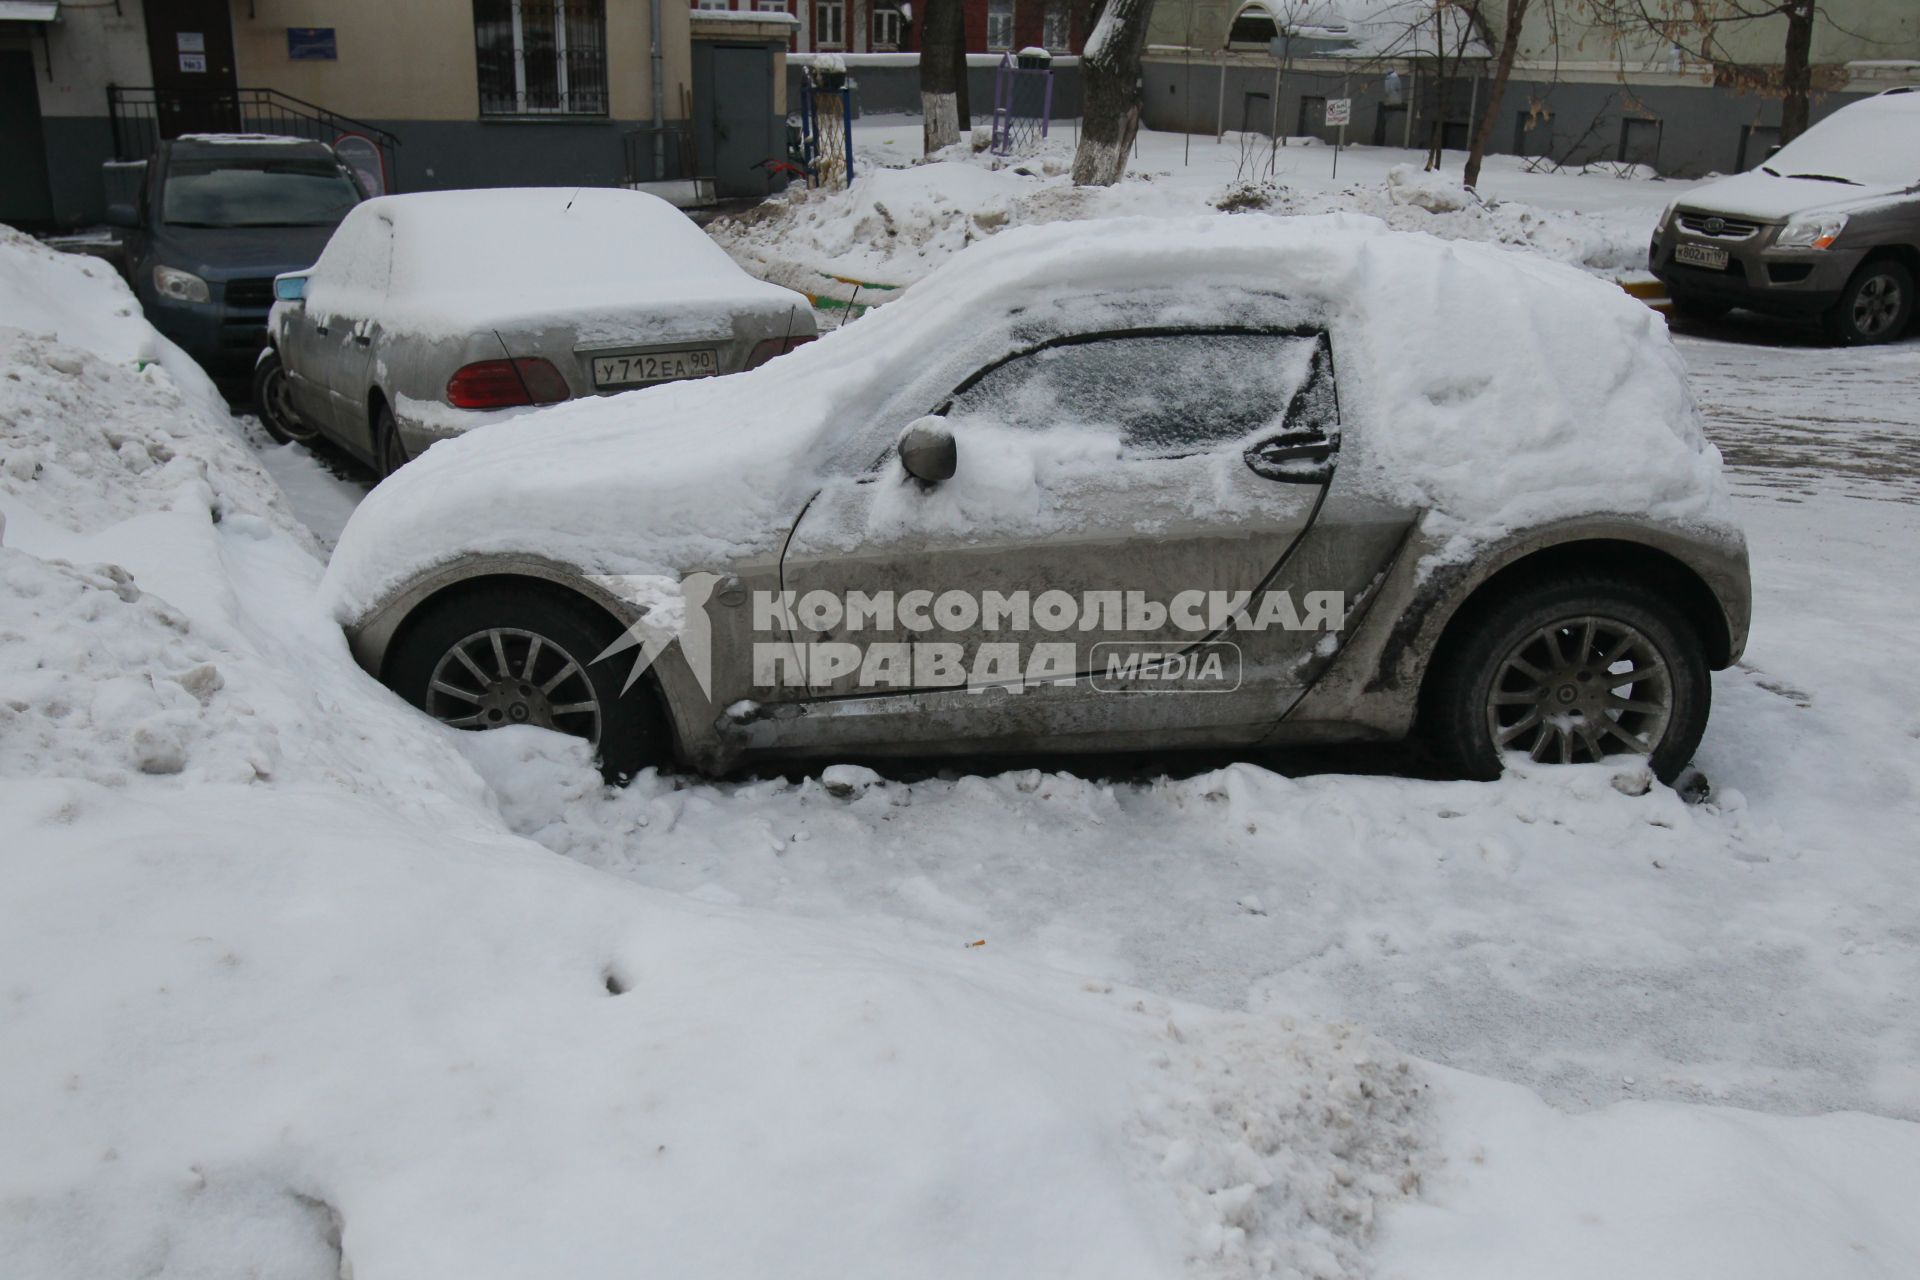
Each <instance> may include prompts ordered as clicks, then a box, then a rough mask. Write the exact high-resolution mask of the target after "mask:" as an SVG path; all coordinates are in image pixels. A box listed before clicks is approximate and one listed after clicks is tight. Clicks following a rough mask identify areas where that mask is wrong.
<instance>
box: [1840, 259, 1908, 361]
mask: <svg viewBox="0 0 1920 1280" xmlns="http://www.w3.org/2000/svg"><path fill="white" fill-rule="evenodd" d="M1912 318H1913V273H1912V272H1911V271H1909V270H1907V268H1906V267H1905V266H1903V265H1902V264H1900V263H1898V262H1895V261H1894V260H1893V259H1892V258H1875V259H1873V260H1872V261H1870V262H1868V263H1867V264H1866V265H1864V266H1862V267H1861V268H1860V269H1859V270H1858V271H1856V272H1854V273H1853V279H1851V280H1849V281H1847V287H1846V288H1845V289H1843V290H1841V292H1840V300H1839V301H1838V302H1836V303H1834V305H1833V307H1832V308H1831V309H1830V310H1829V311H1828V312H1827V314H1826V316H1825V317H1824V320H1825V324H1826V330H1827V336H1828V337H1830V338H1832V339H1833V340H1834V341H1835V342H1840V343H1845V344H1846V345H1848V346H1865V345H1868V344H1870V343H1876V342H1891V341H1893V340H1894V339H1895V338H1897V337H1899V336H1900V334H1901V332H1902V331H1903V330H1905V329H1906V327H1907V321H1908V320H1910V319H1912Z"/></svg>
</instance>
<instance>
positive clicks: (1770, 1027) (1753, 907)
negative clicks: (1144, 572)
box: [267, 317, 1920, 1117]
mask: <svg viewBox="0 0 1920 1280" xmlns="http://www.w3.org/2000/svg"><path fill="white" fill-rule="evenodd" d="M1680 346H1681V350H1682V351H1683V353H1684V354H1685V356H1686V359H1687V361H1688V365H1689V367H1690V370H1691V372H1692V375H1693V380H1694V386H1695V390H1696V394H1697V395H1698V396H1699V398H1700V400H1701V402H1702V405H1703V407H1704V408H1705V410H1706V413H1707V417H1708V427H1709V432H1710V434H1711V435H1712V437H1713V439H1714V441H1715V443H1716V444H1718V445H1719V447H1720V448H1721V449H1722V451H1723V452H1724V453H1725V455H1726V457H1727V459H1728V461H1729V463H1730V464H1731V471H1732V475H1733V480H1734V485H1735V490H1736V493H1737V494H1738V496H1739V502H1740V508H1741V516H1742V518H1743V519H1744V520H1745V522H1746V525H1747V530H1748V535H1749V537H1750V539H1751V541H1752V550H1753V559H1754V583H1755V588H1756V593H1757V607H1756V615H1757V616H1756V623H1755V632H1754V640H1753V643H1752V644H1751V645H1750V647H1749V651H1748V657H1747V659H1746V661H1745V662H1744V663H1743V664H1742V665H1741V667H1740V668H1738V669H1736V670H1734V671H1732V672H1729V673H1726V674H1725V675H1723V676H1721V677H1719V678H1718V679H1717V681H1716V702H1717V705H1716V709H1715V713H1714V719H1713V722H1712V725H1711V727H1710V728H1709V730H1708V735H1707V739H1706V743H1705V745H1704V746H1703V748H1702V751H1701V755H1700V764H1701V765H1702V767H1703V769H1704V770H1705V772H1706V774H1707V776H1708V779H1709V781H1710V783H1711V785H1712V788H1713V795H1712V798H1711V799H1710V800H1709V801H1708V802H1707V803H1705V804H1702V805H1698V806H1691V807H1690V806H1688V805H1686V804H1683V803H1682V802H1681V801H1680V799H1679V797H1677V796H1676V795H1674V794H1673V793H1672V792H1669V791H1666V790H1664V789H1656V790H1655V791H1654V792H1653V793H1652V794H1649V795H1645V796H1632V795H1623V794H1621V793H1620V792H1619V791H1617V790H1616V789H1615V788H1614V786H1613V785H1612V782H1611V780H1610V778H1609V777H1608V776H1606V775H1602V774H1592V773H1589V774H1586V775H1584V776H1578V777H1566V776H1561V775H1558V774H1552V773H1549V774H1543V775H1541V776H1538V777H1528V778H1515V779H1509V780H1508V781H1506V782H1504V783H1502V784H1499V785H1496V786H1481V785H1474V784H1456V783H1442V782H1432V781H1421V780H1409V779H1404V778H1396V777H1373V776H1356V775H1354V774H1353V773H1352V772H1333V773H1325V772H1323V771H1324V770H1326V769H1327V768H1329V767H1331V768H1332V769H1334V770H1336V771H1337V770H1352V769H1353V768H1355V767H1356V766H1357V767H1360V768H1362V769H1364V770H1365V771H1367V772H1372V763H1373V762H1371V761H1369V760H1366V759H1365V758H1364V756H1365V753H1350V754H1347V755H1343V756H1337V757H1333V758H1331V759H1330V760H1328V761H1321V760H1317V759H1313V758H1304V759H1303V758H1299V757H1291V758H1289V757H1281V758H1278V759H1261V760H1249V761H1243V762H1238V763H1230V764H1229V765H1228V766H1227V767H1225V768H1222V769H1220V770H1219V771H1217V772H1214V771H1203V772H1200V773H1199V774H1198V775H1197V776H1195V768H1196V766H1195V764H1194V763H1192V762H1189V761H1185V760H1180V759H1175V760H1169V761H1167V762H1165V764H1166V768H1167V770H1168V773H1167V774H1166V775H1164V776H1155V769H1154V768H1153V767H1152V766H1151V765H1150V764H1149V765H1148V766H1146V767H1144V768H1143V767H1142V765H1141V763H1140V762H1138V761H1133V762H1128V763H1127V764H1126V765H1125V766H1123V767H1122V768H1121V770H1120V771H1119V772H1118V773H1115V772H1114V770H1113V768H1112V766H1109V765H1108V764H1107V763H1105V762H1100V761H1089V762H1086V763H1085V765H1084V767H1083V770H1082V772H1081V773H1080V774H1075V773H1064V772H1016V773H998V774H982V775H974V774H953V773H943V774H940V775H938V776H934V777H925V776H922V775H919V774H915V773H913V772H910V771H904V770H903V771H900V772H898V773H896V774H895V775H894V776H893V777H891V778H890V779H879V780H875V781H873V782H872V783H871V785H867V784H866V783H865V782H862V783H860V784H857V785H855V786H854V790H853V794H851V795H849V796H847V797H844V798H843V797H838V796H835V795H834V794H832V793H831V792H830V791H829V789H828V788H827V787H826V786H825V785H824V784H823V783H822V782H821V781H820V780H819V779H817V778H813V779H807V778H799V779H771V780H761V781H745V782H729V783H720V784H709V783H703V782H688V781H686V780H661V779H647V780H642V781H641V782H639V783H636V784H635V785H634V786H633V787H631V788H629V789H628V790H626V791H622V792H608V791H606V790H604V789H603V788H601V786H600V785H599V783H598V779H597V776H596V775H594V774H593V772H592V771H591V769H590V768H589V767H588V766H587V764H586V762H585V760H584V758H583V757H581V756H580V755H579V754H578V753H577V752H576V751H574V749H573V746H572V744H570V743H568V742H565V741H562V740H558V739H550V738H546V737H544V736H542V735H538V734H535V733H531V732H529V733H528V734H527V735H525V736H524V737H516V736H511V735H509V736H504V737H503V736H499V735H487V736H480V737H472V736H470V737H468V738H466V739H464V740H463V745H464V746H465V748H466V749H467V751H468V753H469V754H470V756H471V757H472V758H473V759H474V760H475V761H476V763H478V764H479V765H480V766H481V769H482V772H483V773H484V774H485V775H486V776H487V777H488V778H489V779H490V781H491V782H492V783H493V785H494V789H495V792H496V794H497V795H498V796H499V797H500V800H501V803H502V806H503V811H504V814H505V816H506V817H507V819H508V820H509V822H510V823H511V824H512V825H513V826H514V827H515V828H516V829H518V830H520V831H522V832H523V833H526V834H529V835H532V836H534V837H535V838H536V839H538V840H540V841H541V842H542V843H544V844H546V845H548V846H549V847H551V848H553V849H555V850H557V851H559V852H562V853H565V854H567V855H569V856H571V857H574V858H576V859H579V860H580V861H583V862H585V863H587V864H589V865H592V866H596V867H599V868H602V869H604V870H608V871H612V872H615V873H616V874H619V875H622V876H625V877H627V878H629V879H632V880H635V881H638V882H640V883H642V884H647V885H651V886H655V887H659V888H665V889H671V890H674V891H677V892H682V893H690V894H693V895H694V896H696V897H700V898H705V899H710V900H713V901H717V902H725V903H744V904H750V905H754V906H761V907H768V908H772V909H775V910H778V911H783V912H789V913H793V914H798V915H804V916H812V917H819V918H843V917H846V916H849V915H852V916H858V917H864V918H867V919H870V920H872V921H875V922H879V923H881V924H883V926H884V927H887V928H891V929H897V930H899V931H901V932H902V933H904V934H906V935H909V936H913V937H919V938H923V939H924V938H931V939H933V940H936V941H939V942H942V943H945V944H948V945H958V944H959V943H961V942H976V941H980V940H982V939H984V940H985V941H986V942H987V944H988V945H989V946H990V947H992V948H994V949H995V950H996V951H1005V952H1009V953H1012V954H1016V955H1019V956H1022V957H1025V958H1033V959H1038V960H1041V961H1043V962H1046V963H1049V964H1052V965H1055V966H1058V967H1062V968H1066V969H1069V970H1073V971H1076V972H1083V973H1088V974H1093V975H1097V976H1099V977H1101V978H1103V979H1107V980H1117V981H1124V982H1127V983H1131V984H1137V985H1141V986H1145V987H1147V988H1149V989H1153V990H1156V991H1163V992H1166V993H1168V994H1170V995H1176V996H1180V997H1182V998H1190V999H1194V1000H1198V1001H1201V1002H1204V1003H1208V1004H1212V1005H1217V1006H1223V1007H1229V1008H1239V1007H1245V1008H1251V1009H1254V1010H1262V1009H1269V1010H1286V1011H1293V1010H1298V1011H1302V1012H1308V1013H1314V1014H1319V1015H1323V1016H1329V1017H1339V1018H1349V1019H1353V1020H1355V1021H1357V1022H1359V1023H1361V1024H1362V1025H1365V1026H1368V1027H1370V1028H1373V1029H1375V1030H1378V1031H1379V1032H1380V1033H1382V1034H1383V1035H1384V1036H1386V1037H1387V1038H1388V1039H1389V1040H1391V1041H1393V1042H1394V1043H1396V1044H1398V1045H1400V1046H1402V1047H1404V1048H1405V1049H1407V1050H1408V1051H1409V1052H1412V1053H1415V1054H1418V1055H1420V1056H1423V1057H1428V1058H1432V1059H1434V1060H1437V1061H1440V1062H1445V1063H1448V1064H1450V1065H1453V1066H1457V1067H1461V1068H1464V1069H1467V1070H1471V1071H1475V1072H1479V1073H1484V1074H1491V1075H1497V1076H1501V1077H1503V1078H1508V1079H1515V1080H1519V1081H1522V1082H1524V1083H1526V1084H1528V1085H1530V1086H1532V1087H1533V1088H1535V1089H1538V1090H1539V1091H1541V1092H1542V1093H1543V1094H1544V1095H1545V1096H1546V1097H1547V1098H1548V1099H1549V1100H1550V1101H1554V1102H1556V1103H1560V1104H1563V1105H1576V1106H1578V1105H1598V1104H1602V1103H1605V1102H1608V1101H1612V1100H1615V1099H1619V1098H1626V1097H1659V1098H1675V1099H1688V1100H1714V1101H1730V1102H1733V1103H1736V1104H1739V1105H1742V1106H1750V1107H1756V1108H1760V1109H1764V1110H1774V1111H1785V1112H1793V1113H1804V1112H1815V1111H1824V1110H1833V1109H1861V1110H1867V1111H1873V1112H1879V1113H1883V1114H1892V1115H1900V1116H1910V1117H1920V1068H1915V1067H1914V1066H1913V1065H1912V1064H1913V1063H1914V1062H1915V1061H1920V1030H1916V1028H1917V1027H1920V1019H1917V1018H1916V1016H1915V1015H1916V1005H1915V998H1914V995H1913V992H1915V991H1916V990H1920V981H1917V980H1920V924H1916V922H1915V919H1914V914H1913V906H1912V904H1913V903H1914V902H1915V901H1920V892H1916V890H1920V869H1917V868H1916V867H1915V865H1914V862H1913V860H1912V859H1911V858H1910V857H1909V856H1908V850H1909V848H1910V845H1911V840H1910V836H1909V834H1908V833H1909V832H1910V831H1911V830H1912V829H1913V828H1914V824H1915V823H1916V821H1920V786H1917V785H1916V783H1920V770H1917V769H1916V765H1915V750H1914V738H1915V737H1916V735H1920V719H1917V718H1916V714H1915V713H1914V712H1913V711H1912V708H1913V707H1915V706H1920V676H1917V675H1916V673H1915V672H1914V671H1913V670H1912V668H1911V666H1910V664H1907V663H1905V662H1904V661H1903V660H1902V659H1901V657H1900V655H1901V653H1902V652H1903V650H1902V649H1901V648H1900V647H1899V646H1900V645H1901V643H1902V640H1901V638H1902V637H1903V636H1907V635H1911V634H1913V633H1914V632H1915V630H1916V629H1917V628H1920V610H1916V607H1915V605H1914V604H1913V602H1912V600H1911V598H1910V597H1908V596H1907V595H1906V594H1905V593H1902V592H1898V591H1893V590H1890V589H1889V588H1890V586H1891V584H1893V583H1896V582H1899V581H1903V580H1904V579H1905V577H1906V574H1907V569H1908V565H1907V560H1908V558H1909V554H1910V552H1909V548H1911V546H1912V545H1913V544H1914V539H1915V537H1916V535H1920V505H1917V500H1920V463H1917V462H1916V457H1917V456H1920V401H1916V400H1915V398H1914V397H1913V396H1912V394H1911V387H1912V385H1913V382H1914V379H1915V377H1916V375H1920V342H1916V341H1909V342H1906V343H1903V344H1900V345H1896V346H1892V347H1885V348H1879V349H1867V350H1849V351H1835V350H1832V349H1829V348H1826V347H1822V346H1817V345H1814V344H1813V343H1812V342H1811V340H1810V338H1809V336H1808V335H1806V334H1804V333H1803V332H1801V331H1799V330H1796V329H1794V328H1792V327H1789V326H1783V325H1776V324H1771V323H1768V322H1765V321H1760V320H1748V319H1742V318H1739V317H1736V318H1734V319H1731V320H1728V321H1726V322H1723V323H1720V324H1717V325H1714V326H1711V327H1708V328H1706V329H1695V330H1690V331H1688V332H1685V333H1683V334H1682V335H1681V338H1680ZM267 461H268V465H269V469H270V470H272V471H273V472H274V473H275V474H276V476H277V477H278V478H280V479H281V480H282V482H283V484H286V485H287V486H288V489H289V494H290V497H291V498H292V500H293V502H294V505H295V507H296V509H299V510H301V512H302V514H303V515H304V516H306V517H307V518H308V519H309V521H310V523H311V524H312V526H313V528H314V529H315V532H316V533H317V534H319V535H320V536H321V537H322V539H323V540H328V539H330V537H331V535H332V534H333V533H334V532H336V531H337V529H338V527H339V523H340V522H341V521H342V520H343V519H344V515H345V514H346V512H347V510H348V509H349V508H348V503H349V502H350V501H351V499H352V497H353V495H354V493H355V487H354V484H353V482H351V481H345V480H341V479H339V478H337V477H335V476H333V475H331V474H330V473H327V472H325V471H323V470H322V469H321V468H320V467H318V466H317V465H316V464H315V463H314V462H313V461H312V460H311V459H309V458H306V457H305V456H304V455H299V454H297V453H295V452H294V451H292V450H286V449H272V448H269V449H268V451H267ZM1216 763H1218V762H1217V761H1213V760H1208V761H1205V762H1202V764H1201V766H1200V767H1201V768H1202V769H1205V770H1210V766H1212V765H1214V764H1216ZM1385 763H1386V764H1387V765H1388V767H1400V766H1404V765H1405V764H1407V763H1409V762H1408V761H1406V760H1404V759H1401V758H1399V757H1395V758H1393V759H1390V760H1387V761H1386V762H1385ZM1306 775H1319V776H1306ZM835 781H836V784H837V785H836V789H841V790H844V789H845V786H844V784H843V783H841V782H840V780H838V779H836V780H835ZM1628 789H1629V790H1632V789H1634V788H1633V787H1631V786H1630V787H1629V788H1628Z"/></svg>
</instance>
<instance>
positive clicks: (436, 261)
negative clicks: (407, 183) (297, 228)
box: [254, 187, 816, 475]
mask: <svg viewBox="0 0 1920 1280" xmlns="http://www.w3.org/2000/svg"><path fill="white" fill-rule="evenodd" d="M274 291H275V296H276V297H277V298H278V301H277V302H276V303H275V305H274V308H273V314H272V318H271V322H270V334H271V339H272V345H271V346H270V347H269V348H268V349H267V350H266V351H265V352H263V353H262V354H261V356H260V361H259V364H258V366H257V367H256V368H255V371H254V403H255V404H257V405H258V406H260V416H261V421H262V422H263V423H264V424H265V425H266V427H267V429H268V430H269V431H271V432H272V433H273V434H274V435H275V436H276V437H278V438H279V439H281V440H301V441H305V440H310V439H312V438H313V437H315V436H325V437H326V438H327V439H329V440H331V441H333V442H334V443H335V444H337V445H339V446H341V447H342V448H344V449H346V450H347V451H348V452H349V453H352V454H354V455H356V456H358V457H359V458H361V459H362V460H364V461H366V462H368V463H371V464H373V465H374V466H375V467H377V468H378V469H379V470H380V472H381V473H382V474H383V475H386V474H391V473H392V472H394V471H395V470H397V469H398V468H399V467H400V466H401V465H403V464H404V463H405V462H406V461H407V459H409V458H412V457H416V456H418V455H419V454H420V453H421V452H422V451H424V450H425V449H426V448H427V447H428V446H430V445H432V444H433V443H434V442H435V441H436V440H443V439H446V438H448V437H450V436H455V435H459V434H461V433H463V432H466V431H470V430H472V429H473V428H475V427H478V426H481V425H483V424H485V423H488V422H494V421H498V420H500V419H502V418H504V417H511V416H513V415H514V414H516V413H520V412H524V411H525V410H526V409H527V408H529V407H532V406H538V405H549V404H555V403H558V402H560V401H562V400H570V399H575V398H578V397H585V396H596V395H608V394H612V393H614V392H620V391H629V390H633V389H635V388H638V387H645V386H652V385H654V384H657V383H661V382H670V381H677V380H680V379H686V378H700V377H709V376H712V375H716V374H727V373H736V372H739V371H741V370H743V369H752V368H755V367H757V366H759V365H762V364H764V363H766V362H767V361H768V360H770V359H772V358H773V357H774V356H777V355H780V354H782V353H784V352H786V351H789V350H791V349H792V348H794V347H796V346H798V345H800V344H801V343H804V342H809V341H811V340H812V339H813V337H814V336H815V333H816V329H815V326H814V320H813V309H812V307H811V306H809V305H808V302H807V299H806V298H805V297H803V296H802V295H800V294H798V293H795V292H793V291H792V290H790V289H782V288H780V287H779V286H777V285H771V284H766V283H763V282H762V281H759V280H756V279H754V278H753V277H752V276H749V275H748V274H747V273H746V272H745V271H742V270H741V269H740V268H739V267H738V266H736V265H735V264H734V262H733V260H732V259H731V258H729V257H728V256H727V255H726V253H725V252H724V251H723V250H721V249H720V248H719V247H718V246H716V245H715V244H714V243H713V242H712V241H711V240H709V239H708V238H707V237H706V235H705V233H703V232H702V231H701V230H700V229H699V228H698V227H696V226H695V225H694V224H693V223H692V222H690V221H689V220H688V219H687V217H686V215H685V214H683V213H681V212H680V211H679V210H678V209H675V208H674V207H673V206H672V205H670V204H668V203H667V202H666V201H664V200H661V199H658V198H657V197H654V196H650V195H645V194H643V193H641V192H637V191H622V190H617V189H609V188H599V187H551V188H547V187H518V188H503V189H499V190H490V191H440V192H428V193H422V194H417V195H402V196H385V197H381V198H379V199H375V200H369V201H367V202H366V203H365V204H364V205H362V206H360V207H359V208H357V209H355V210H354V211H353V213H352V214H351V215H349V216H348V217H347V218H346V220H345V221H343V222H342V223H341V224H340V227H339V229H338V230H337V231H336V232H335V233H334V235H333V238H332V239H331V240H329V241H328V242H327V246H326V250H325V252H323V253H322V254H321V255H320V259H319V261H318V262H316V263H315V264H314V265H313V268H312V269H311V270H310V271H304V272H294V273H289V274H286V275H283V276H281V277H279V278H278V280H276V281H275V285H274Z"/></svg>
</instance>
